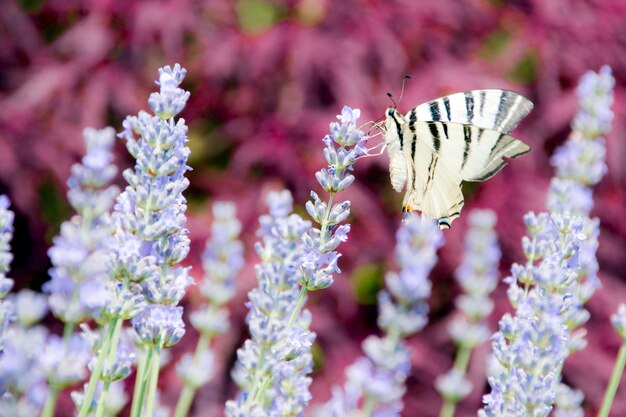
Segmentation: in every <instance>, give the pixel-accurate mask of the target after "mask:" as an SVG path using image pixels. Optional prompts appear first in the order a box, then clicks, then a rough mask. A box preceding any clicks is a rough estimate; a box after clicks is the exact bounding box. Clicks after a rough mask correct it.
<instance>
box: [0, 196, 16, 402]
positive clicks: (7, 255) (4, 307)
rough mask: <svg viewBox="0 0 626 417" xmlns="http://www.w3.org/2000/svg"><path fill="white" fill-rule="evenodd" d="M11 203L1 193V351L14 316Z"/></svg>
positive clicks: (12, 215) (12, 216)
mask: <svg viewBox="0 0 626 417" xmlns="http://www.w3.org/2000/svg"><path fill="white" fill-rule="evenodd" d="M9 205H10V202H9V199H8V198H7V197H6V196H4V195H0V352H1V351H2V345H3V343H2V342H3V339H4V332H5V330H6V328H7V326H8V325H9V322H10V321H11V320H12V318H13V306H12V304H11V302H10V301H7V300H4V298H5V297H6V296H7V294H8V293H9V291H11V288H13V280H12V279H9V278H7V276H6V274H7V272H9V265H10V264H11V261H12V260H13V255H12V254H11V245H10V241H11V239H12V238H13V218H14V214H13V212H12V211H11V210H9ZM1 392H2V391H1V390H0V394H1Z"/></svg>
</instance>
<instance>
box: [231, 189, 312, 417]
mask: <svg viewBox="0 0 626 417" xmlns="http://www.w3.org/2000/svg"><path fill="white" fill-rule="evenodd" d="M292 204H293V199H292V197H291V194H290V193H289V192H288V191H283V192H280V193H270V194H269V196H268V198H267V205H268V207H269V212H270V214H269V215H263V216H261V217H260V219H259V222H260V224H261V228H260V230H259V236H260V238H261V239H262V242H258V243H257V244H256V247H255V248H256V251H257V254H258V255H259V257H260V258H261V263H260V264H257V265H255V271H256V275H257V279H258V281H259V283H258V287H257V288H255V289H253V290H252V291H251V292H250V293H249V295H248V297H249V299H250V302H249V304H248V305H249V307H250V313H249V314H248V317H247V321H248V327H249V328H250V334H251V338H250V339H248V340H247V341H246V342H245V344H244V346H243V347H242V348H240V349H239V351H238V352H237V357H238V361H237V365H236V367H235V370H234V371H233V377H234V379H235V381H236V382H237V384H238V385H239V386H240V387H241V389H242V392H241V393H240V394H239V396H238V398H237V399H236V400H234V401H228V402H227V403H226V415H227V416H229V417H235V416H237V417H240V416H241V417H243V416H253V417H256V416H258V417H261V416H276V417H278V416H298V415H300V414H301V413H302V411H303V410H304V407H305V406H306V404H307V403H308V401H309V400H310V394H309V391H308V387H309V385H310V383H311V380H310V378H309V377H308V376H307V375H308V374H309V373H310V372H311V370H312V367H313V360H312V356H311V354H310V352H309V348H310V347H311V344H312V342H313V338H314V334H313V333H311V332H310V331H308V327H309V323H310V314H309V313H308V311H306V310H305V311H304V312H303V313H301V314H297V315H295V316H294V313H295V312H296V308H297V305H298V303H299V301H300V302H303V300H300V298H299V291H298V280H299V279H300V277H301V272H300V271H301V264H302V258H303V255H304V253H305V252H304V247H303V244H302V236H303V234H304V233H306V232H307V231H308V230H309V229H310V227H311V224H310V223H309V222H307V221H304V220H302V219H301V218H300V217H299V216H297V215H295V214H290V213H291V210H292Z"/></svg>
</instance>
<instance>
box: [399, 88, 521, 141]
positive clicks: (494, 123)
mask: <svg viewBox="0 0 626 417" xmlns="http://www.w3.org/2000/svg"><path fill="white" fill-rule="evenodd" d="M532 108H533V103H532V102H531V101H530V100H528V99H527V98H525V97H522V96H520V95H519V94H517V93H514V92H512V91H507V90H473V91H466V92H464V93H456V94H451V95H449V96H445V97H440V98H438V99H436V100H433V101H429V102H427V103H424V104H420V105H419V106H417V107H416V108H415V109H413V110H412V111H411V112H414V114H415V117H416V118H417V120H419V121H441V122H455V123H461V124H469V125H474V126H478V127H480V128H483V129H493V130H498V131H500V132H503V133H508V132H510V131H511V130H513V129H515V127H516V126H517V125H518V124H519V122H520V121H521V120H522V119H523V118H524V117H526V116H527V115H528V113H530V111H531V110H532ZM408 116H409V115H407V117H408Z"/></svg>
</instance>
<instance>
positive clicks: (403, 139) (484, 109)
mask: <svg viewBox="0 0 626 417" xmlns="http://www.w3.org/2000/svg"><path fill="white" fill-rule="evenodd" d="M532 108H533V103H532V102H531V101H530V100H528V99H527V98H524V97H522V96H521V95H519V94H517V93H514V92H512V91H507V90H474V91H467V92H464V93H456V94H451V95H449V96H444V97H440V98H438V99H436V100H433V101H429V102H427V103H424V104H420V105H419V106H417V107H415V108H414V109H412V110H411V111H410V112H408V113H407V114H405V115H402V114H401V113H399V112H398V111H397V109H396V107H388V108H387V110H386V112H385V133H384V138H385V142H384V145H385V147H386V148H387V151H388V155H389V173H390V177H391V185H392V187H393V188H394V190H396V191H397V192H401V191H402V189H403V188H404V187H405V185H406V193H405V195H404V201H403V202H402V209H403V211H404V212H409V211H413V210H419V211H421V212H422V214H424V215H426V216H428V217H432V218H434V219H437V222H438V223H439V227H440V228H442V229H447V228H449V227H450V224H451V223H452V221H454V219H456V218H457V217H459V215H460V214H461V209H462V208H463V203H464V198H463V193H462V191H461V182H462V181H472V182H473V181H485V180H487V179H489V178H491V177H493V176H494V175H495V174H496V173H497V172H498V171H500V170H501V169H502V168H504V166H505V165H506V164H507V161H506V159H505V158H508V159H512V158H516V157H518V156H520V155H523V154H525V153H527V152H529V151H530V146H528V145H527V144H525V143H524V142H522V141H520V140H517V139H515V138H513V137H512V136H509V135H508V133H509V132H510V131H511V130H513V129H515V127H516V126H517V125H518V124H519V122H520V121H521V120H522V119H523V118H524V117H526V116H527V115H528V113H530V111H531V110H532Z"/></svg>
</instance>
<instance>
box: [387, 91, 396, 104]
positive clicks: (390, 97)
mask: <svg viewBox="0 0 626 417" xmlns="http://www.w3.org/2000/svg"><path fill="white" fill-rule="evenodd" d="M387 97H389V100H391V102H392V103H393V107H398V104H396V101H395V100H394V99H393V94H391V93H389V92H387Z"/></svg>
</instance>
